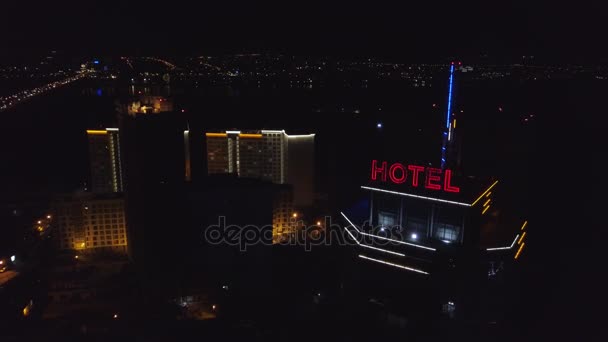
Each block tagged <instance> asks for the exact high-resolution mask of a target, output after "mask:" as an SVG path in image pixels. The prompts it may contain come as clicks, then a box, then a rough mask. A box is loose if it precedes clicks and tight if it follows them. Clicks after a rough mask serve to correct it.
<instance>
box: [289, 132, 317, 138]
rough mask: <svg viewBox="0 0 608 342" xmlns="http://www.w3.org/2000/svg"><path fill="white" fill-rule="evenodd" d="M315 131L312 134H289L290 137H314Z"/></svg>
mask: <svg viewBox="0 0 608 342" xmlns="http://www.w3.org/2000/svg"><path fill="white" fill-rule="evenodd" d="M314 136H315V133H311V134H300V135H289V134H287V137H288V138H311V137H314Z"/></svg>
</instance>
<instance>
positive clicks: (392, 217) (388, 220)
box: [378, 211, 397, 227]
mask: <svg viewBox="0 0 608 342" xmlns="http://www.w3.org/2000/svg"><path fill="white" fill-rule="evenodd" d="M378 224H379V225H380V226H382V227H392V226H395V225H397V215H396V214H394V213H391V212H387V211H378Z"/></svg>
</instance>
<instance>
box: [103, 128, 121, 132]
mask: <svg viewBox="0 0 608 342" xmlns="http://www.w3.org/2000/svg"><path fill="white" fill-rule="evenodd" d="M106 131H118V128H106Z"/></svg>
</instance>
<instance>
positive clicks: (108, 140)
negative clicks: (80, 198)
mask: <svg viewBox="0 0 608 342" xmlns="http://www.w3.org/2000/svg"><path fill="white" fill-rule="evenodd" d="M87 137H88V140H89V159H90V165H91V191H93V192H95V193H109V192H123V190H124V189H123V176H122V159H121V156H120V134H119V131H118V128H106V129H103V130H87Z"/></svg>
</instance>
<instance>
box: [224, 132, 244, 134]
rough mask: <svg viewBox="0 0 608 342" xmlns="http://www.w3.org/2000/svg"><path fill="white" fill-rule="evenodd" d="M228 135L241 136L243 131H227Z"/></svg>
mask: <svg viewBox="0 0 608 342" xmlns="http://www.w3.org/2000/svg"><path fill="white" fill-rule="evenodd" d="M226 134H241V131H226Z"/></svg>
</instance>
